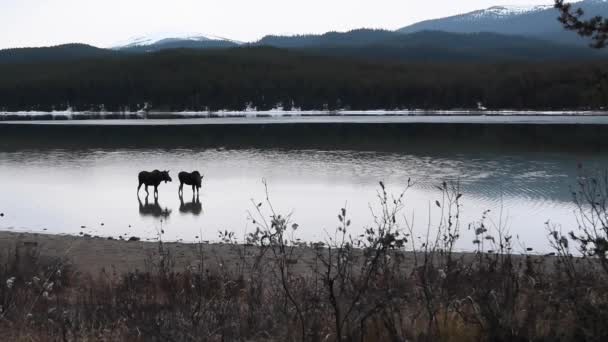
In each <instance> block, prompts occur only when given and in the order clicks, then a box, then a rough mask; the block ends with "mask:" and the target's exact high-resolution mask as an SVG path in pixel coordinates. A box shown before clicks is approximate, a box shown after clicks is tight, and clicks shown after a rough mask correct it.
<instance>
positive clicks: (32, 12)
mask: <svg viewBox="0 0 608 342" xmlns="http://www.w3.org/2000/svg"><path fill="white" fill-rule="evenodd" d="M551 3H553V0H298V1H294V0H215V1H210V0H162V1H161V0H0V48H8V47H24V46H48V45H56V44H61V43H68V42H81V43H88V44H92V45H96V46H101V47H108V46H112V45H113V44H115V43H118V42H121V41H125V40H127V39H129V38H131V37H134V36H139V35H145V34H149V33H160V32H198V33H201V34H208V35H214V36H221V37H227V38H230V39H235V40H240V41H253V40H257V39H259V38H261V37H262V36H264V35H266V34H296V33H323V32H327V31H332V30H335V31H345V30H349V29H354V28H362V27H366V28H385V29H397V28H400V27H403V26H406V25H408V24H411V23H414V22H417V21H421V20H425V19H432V18H438V17H444V16H448V15H453V14H459V13H464V12H469V11H472V10H476V9H481V8H486V7H490V6H494V5H504V4H508V5H530V4H551Z"/></svg>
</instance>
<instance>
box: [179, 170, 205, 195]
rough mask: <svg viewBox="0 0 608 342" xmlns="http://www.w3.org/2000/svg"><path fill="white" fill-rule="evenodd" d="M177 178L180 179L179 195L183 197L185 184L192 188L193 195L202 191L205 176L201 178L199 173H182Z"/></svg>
mask: <svg viewBox="0 0 608 342" xmlns="http://www.w3.org/2000/svg"><path fill="white" fill-rule="evenodd" d="M177 177H178V178H179V190H178V191H177V193H178V194H179V195H180V196H181V195H183V194H184V184H186V185H191V186H192V194H194V192H196V193H197V194H198V193H199V192H200V189H201V182H202V180H203V177H205V176H201V174H200V173H199V172H198V171H193V172H185V171H182V172H180V173H179V174H178V175H177Z"/></svg>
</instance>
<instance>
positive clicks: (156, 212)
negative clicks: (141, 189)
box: [137, 196, 171, 219]
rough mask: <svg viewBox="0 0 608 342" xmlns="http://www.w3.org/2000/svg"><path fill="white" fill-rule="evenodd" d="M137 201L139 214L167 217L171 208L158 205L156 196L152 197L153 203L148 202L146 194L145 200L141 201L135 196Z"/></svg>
mask: <svg viewBox="0 0 608 342" xmlns="http://www.w3.org/2000/svg"><path fill="white" fill-rule="evenodd" d="M137 201H138V202H139V215H140V216H142V217H144V216H151V217H156V218H165V219H167V218H168V217H169V215H171V210H170V209H169V208H166V207H165V208H164V209H163V207H161V206H160V204H159V203H158V197H154V203H149V202H148V196H146V199H145V202H144V203H141V199H140V198H139V196H137Z"/></svg>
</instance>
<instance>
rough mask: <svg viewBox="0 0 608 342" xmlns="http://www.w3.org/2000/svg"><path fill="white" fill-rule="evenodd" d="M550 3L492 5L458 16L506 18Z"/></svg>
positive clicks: (465, 17) (532, 11)
mask: <svg viewBox="0 0 608 342" xmlns="http://www.w3.org/2000/svg"><path fill="white" fill-rule="evenodd" d="M552 7H553V6H552V5H533V6H493V7H490V8H487V9H484V10H479V11H474V12H471V13H469V14H468V15H462V16H458V17H460V18H459V19H462V20H470V19H475V20H477V19H481V18H493V19H501V18H507V17H510V16H513V15H522V14H529V13H534V12H539V11H544V10H546V9H551V8H552Z"/></svg>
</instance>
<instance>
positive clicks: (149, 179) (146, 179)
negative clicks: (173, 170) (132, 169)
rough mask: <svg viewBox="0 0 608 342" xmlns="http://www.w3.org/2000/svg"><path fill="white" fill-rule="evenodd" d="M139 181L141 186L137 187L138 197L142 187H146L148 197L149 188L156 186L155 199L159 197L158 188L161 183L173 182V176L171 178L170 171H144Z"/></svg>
mask: <svg viewBox="0 0 608 342" xmlns="http://www.w3.org/2000/svg"><path fill="white" fill-rule="evenodd" d="M138 180H139V185H138V186H137V195H139V189H140V188H141V186H142V185H145V186H146V188H145V189H146V196H148V195H149V193H148V186H149V185H152V186H154V197H158V186H159V185H160V183H161V182H165V183H167V182H171V181H173V180H172V179H171V176H169V171H159V170H154V171H152V172H148V171H142V172H140V173H139V176H138Z"/></svg>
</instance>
